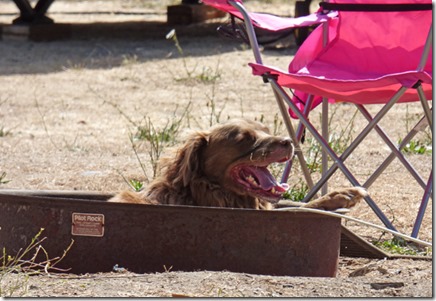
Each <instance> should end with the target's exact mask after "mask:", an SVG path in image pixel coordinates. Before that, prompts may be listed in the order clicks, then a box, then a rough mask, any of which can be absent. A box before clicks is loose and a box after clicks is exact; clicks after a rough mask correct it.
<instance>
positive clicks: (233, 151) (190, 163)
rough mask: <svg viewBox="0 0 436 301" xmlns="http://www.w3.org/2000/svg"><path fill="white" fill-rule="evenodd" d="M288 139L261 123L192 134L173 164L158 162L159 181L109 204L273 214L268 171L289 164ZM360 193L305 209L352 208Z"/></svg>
mask: <svg viewBox="0 0 436 301" xmlns="http://www.w3.org/2000/svg"><path fill="white" fill-rule="evenodd" d="M293 154H294V147H293V145H292V143H291V140H290V139H289V138H283V137H276V136H273V135H271V134H270V133H269V130H268V129H267V128H266V127H265V126H264V125H262V124H261V123H259V122H255V121H249V120H243V119H241V120H233V121H230V122H227V123H225V124H223V125H217V126H215V127H213V128H212V129H211V130H210V131H204V132H196V133H194V134H192V135H191V136H190V137H189V138H188V139H187V141H186V142H185V144H184V145H183V146H182V147H181V148H180V149H178V150H177V152H176V154H175V156H174V157H172V158H166V159H163V160H161V162H160V168H161V170H160V175H159V176H158V177H157V178H156V179H155V180H154V181H153V182H151V184H150V185H149V186H148V187H147V189H145V190H144V191H141V192H130V191H124V192H121V193H120V194H118V195H116V196H115V197H113V198H112V199H110V200H109V201H111V202H123V203H141V204H174V205H192V206H207V207H231V208H251V209H272V208H273V207H274V204H276V203H277V202H278V201H279V200H280V199H281V196H282V194H283V193H284V192H285V191H286V189H287V185H286V184H279V183H277V182H276V180H275V179H274V178H273V177H272V175H271V174H270V173H269V171H268V170H267V166H268V165H269V164H271V163H274V162H285V161H287V160H289V159H290V158H292V156H293ZM364 196H366V191H365V190H364V189H363V188H359V187H358V188H348V189H343V190H340V191H336V192H332V193H330V194H327V195H325V196H323V197H322V198H320V199H317V200H315V201H312V202H309V203H307V204H302V206H304V207H309V208H320V209H325V210H334V209H337V208H350V207H353V206H354V205H355V204H356V203H357V202H358V201H359V200H360V199H362V198H363V197H364Z"/></svg>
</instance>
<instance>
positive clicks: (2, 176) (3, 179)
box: [0, 172, 10, 184]
mask: <svg viewBox="0 0 436 301" xmlns="http://www.w3.org/2000/svg"><path fill="white" fill-rule="evenodd" d="M9 182H10V180H6V172H2V173H1V174H0V184H7V183H9Z"/></svg>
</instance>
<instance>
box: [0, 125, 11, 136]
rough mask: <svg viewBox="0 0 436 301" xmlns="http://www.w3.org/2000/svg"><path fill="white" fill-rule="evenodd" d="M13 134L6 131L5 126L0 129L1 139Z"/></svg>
mask: <svg viewBox="0 0 436 301" xmlns="http://www.w3.org/2000/svg"><path fill="white" fill-rule="evenodd" d="M11 134H12V132H11V131H10V130H6V129H5V128H4V127H3V126H1V127H0V137H6V136H9V135H11Z"/></svg>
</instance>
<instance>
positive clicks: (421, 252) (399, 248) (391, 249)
mask: <svg viewBox="0 0 436 301" xmlns="http://www.w3.org/2000/svg"><path fill="white" fill-rule="evenodd" d="M372 244H373V245H375V246H376V247H378V248H380V249H382V250H384V251H386V252H388V253H391V254H400V255H415V256H428V255H431V254H432V248H429V247H425V248H423V247H421V246H418V245H416V244H413V243H407V242H406V241H405V240H403V239H401V238H396V237H394V238H392V239H388V240H380V239H379V240H373V241H372Z"/></svg>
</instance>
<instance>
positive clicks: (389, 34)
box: [289, 0, 432, 76]
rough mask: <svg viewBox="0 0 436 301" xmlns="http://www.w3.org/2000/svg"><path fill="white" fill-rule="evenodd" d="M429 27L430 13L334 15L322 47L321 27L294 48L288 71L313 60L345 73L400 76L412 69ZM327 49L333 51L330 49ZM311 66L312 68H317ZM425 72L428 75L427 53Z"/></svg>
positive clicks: (361, 0)
mask: <svg viewBox="0 0 436 301" xmlns="http://www.w3.org/2000/svg"><path fill="white" fill-rule="evenodd" d="M330 3H333V4H334V3H336V4H344V3H346V4H353V3H354V4H380V5H386V4H406V3H407V4H430V5H431V1H429V0H385V1H381V0H379V1H374V0H344V1H342V0H336V1H331V2H330ZM431 26H432V11H431V10H412V11H407V10H406V11H339V15H338V18H337V19H334V20H331V22H330V23H329V29H328V43H327V46H326V47H324V46H323V42H322V35H323V33H322V28H321V26H320V27H318V28H316V30H315V31H314V32H312V34H311V36H310V37H309V38H308V39H307V40H306V42H305V43H303V45H302V46H301V47H300V49H299V51H298V52H297V55H296V57H295V59H294V60H293V62H291V65H290V66H289V71H290V72H297V71H298V70H299V69H301V68H303V67H307V64H308V63H309V62H311V61H313V60H314V59H315V57H316V60H317V62H318V63H319V64H325V65H326V66H328V65H335V66H337V67H339V69H341V70H347V71H349V72H350V74H354V75H355V74H365V75H366V76H367V75H368V74H371V73H374V76H378V75H379V74H392V73H401V72H406V71H410V70H416V69H417V68H418V65H419V63H420V59H421V55H422V53H423V49H424V45H425V43H426V39H427V36H428V33H429V30H430V28H431ZM332 48H334V49H337V50H338V51H331V50H332ZM318 67H319V66H317V68H316V69H317V70H320V69H319V68H318ZM424 70H425V71H427V72H428V73H429V74H431V72H432V50H431V51H430V53H429V54H428V59H427V63H426V64H425V68H424Z"/></svg>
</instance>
